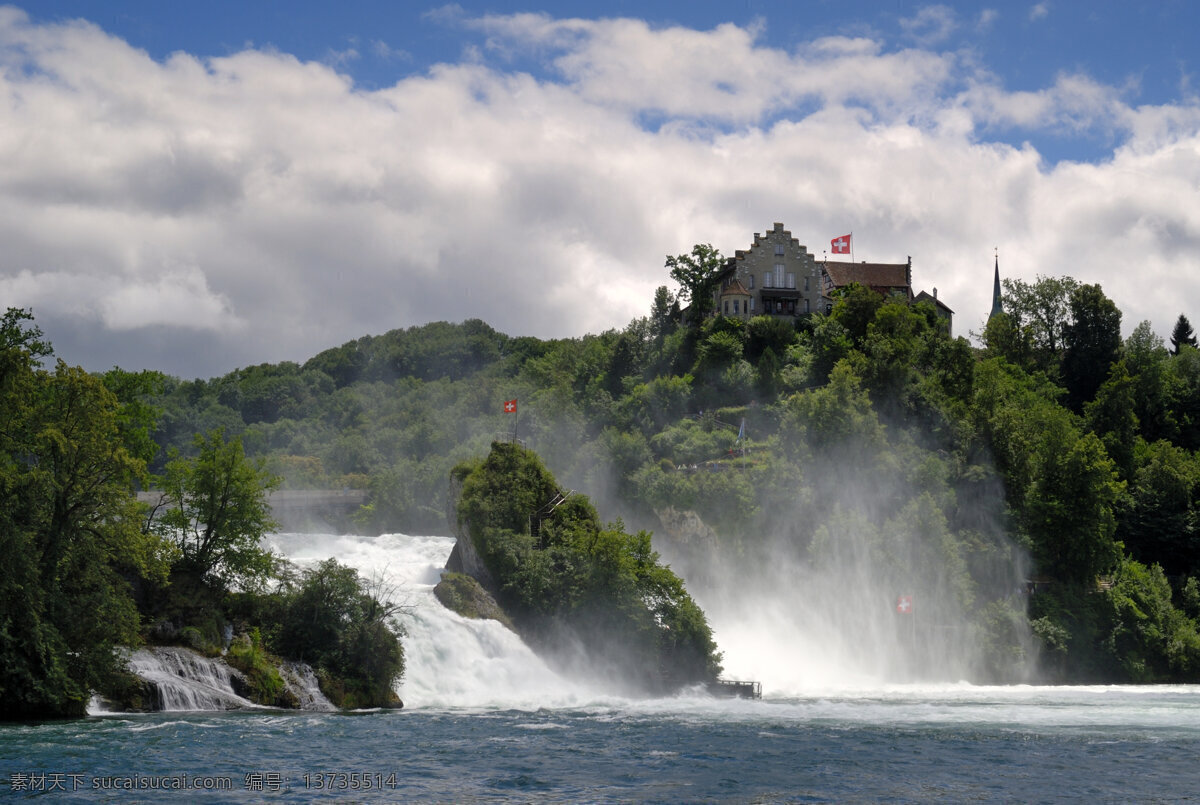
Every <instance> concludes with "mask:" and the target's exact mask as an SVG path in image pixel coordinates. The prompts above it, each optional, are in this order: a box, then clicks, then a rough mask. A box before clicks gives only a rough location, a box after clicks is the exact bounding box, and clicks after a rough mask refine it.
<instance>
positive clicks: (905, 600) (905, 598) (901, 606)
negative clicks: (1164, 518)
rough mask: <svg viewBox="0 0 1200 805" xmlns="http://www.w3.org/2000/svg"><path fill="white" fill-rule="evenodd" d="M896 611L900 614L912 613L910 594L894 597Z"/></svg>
mask: <svg viewBox="0 0 1200 805" xmlns="http://www.w3.org/2000/svg"><path fill="white" fill-rule="evenodd" d="M896 611H897V612H899V613H900V614H901V615H911V614H912V596H911V595H902V596H900V597H899V598H897V599H896Z"/></svg>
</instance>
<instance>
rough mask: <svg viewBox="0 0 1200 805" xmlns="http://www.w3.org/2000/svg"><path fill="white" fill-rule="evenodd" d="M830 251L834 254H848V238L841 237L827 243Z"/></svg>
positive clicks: (846, 236) (845, 236)
mask: <svg viewBox="0 0 1200 805" xmlns="http://www.w3.org/2000/svg"><path fill="white" fill-rule="evenodd" d="M829 246H830V251H832V252H833V253H834V254H850V236H849V235H842V236H841V237H840V238H834V239H833V240H831V241H829Z"/></svg>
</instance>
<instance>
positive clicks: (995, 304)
mask: <svg viewBox="0 0 1200 805" xmlns="http://www.w3.org/2000/svg"><path fill="white" fill-rule="evenodd" d="M1003 312H1004V303H1003V301H1002V300H1001V298H1000V255H999V254H997V255H996V279H995V281H994V282H993V283H992V312H991V313H989V314H988V318H989V319H990V318H991V317H992V316H995V315H996V314H997V313H1003Z"/></svg>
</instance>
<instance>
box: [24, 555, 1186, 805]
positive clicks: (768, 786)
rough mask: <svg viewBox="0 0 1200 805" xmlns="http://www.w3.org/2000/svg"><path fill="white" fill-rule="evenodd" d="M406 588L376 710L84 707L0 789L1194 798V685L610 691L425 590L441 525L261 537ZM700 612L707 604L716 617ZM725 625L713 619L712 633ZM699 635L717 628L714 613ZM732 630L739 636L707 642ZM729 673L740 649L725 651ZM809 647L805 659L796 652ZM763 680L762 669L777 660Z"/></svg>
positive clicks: (48, 731)
mask: <svg viewBox="0 0 1200 805" xmlns="http://www.w3.org/2000/svg"><path fill="white" fill-rule="evenodd" d="M275 541H276V545H277V547H279V548H280V550H282V551H283V552H284V553H285V554H287V555H288V556H290V557H292V558H293V559H294V560H296V561H297V562H299V563H301V564H304V563H308V562H313V561H318V560H320V559H324V558H326V557H329V556H335V557H337V558H338V559H339V561H342V562H345V563H348V564H351V565H354V566H356V567H358V568H360V569H361V570H363V571H364V572H383V573H385V574H386V576H387V577H388V578H389V579H390V580H392V581H393V582H395V583H396V584H397V585H398V587H399V589H400V595H401V597H402V600H404V601H405V602H406V603H407V606H408V611H407V614H406V615H405V618H404V620H405V626H406V629H407V632H408V634H407V636H406V637H405V647H406V653H407V661H408V669H407V673H406V677H405V680H404V681H403V682H402V683H401V685H400V687H399V691H400V694H401V696H402V698H403V699H404V700H405V703H406V709H405V710H403V711H394V712H365V713H292V712H279V711H269V710H241V711H233V712H221V713H208V712H195V711H192V712H168V713H155V714H148V715H122V714H103V713H97V714H95V715H93V716H92V717H89V718H87V719H81V720H77V721H69V722H59V723H46V724H22V725H8V726H3V727H0V796H3V797H9V796H16V797H20V796H22V795H24V796H30V797H32V796H40V797H45V798H48V799H49V800H51V801H58V800H63V801H112V802H156V801H163V800H164V799H167V800H173V801H192V800H199V801H210V802H257V801H280V802H283V801H287V802H293V801H318V800H329V799H331V798H334V799H338V800H342V801H359V802H376V801H440V802H464V801H465V802H491V801H521V802H577V801H629V802H644V801H651V802H696V801H704V802H708V801H716V802H812V801H864V800H865V801H880V800H886V801H913V802H922V801H937V800H941V801H952V802H960V801H967V800H970V801H1024V802H1054V801H1071V800H1078V801H1180V800H1187V799H1196V798H1200V763H1198V761H1197V758H1200V687H1197V686H1149V687H1128V686H1117V687H1042V686H1012V687H980V686H973V685H969V684H965V683H937V684H933V683H924V684H891V683H888V682H886V681H880V680H877V681H875V682H874V683H865V682H864V681H863V680H861V679H856V680H853V682H852V684H851V683H849V682H848V683H847V684H845V685H842V686H839V685H838V684H837V683H836V681H835V682H832V683H831V682H828V681H827V682H825V683H823V684H822V686H821V688H820V689H813V690H809V691H797V690H795V689H794V687H787V686H784V687H782V688H776V689H772V688H771V687H769V686H764V698H763V699H762V700H761V701H743V700H716V699H712V698H709V697H707V696H705V695H703V694H701V693H699V692H690V693H685V694H684V695H680V696H677V697H672V698H668V699H653V700H637V699H625V698H621V697H619V696H616V695H613V694H612V693H610V692H608V691H609V688H608V687H607V686H606V685H605V684H604V681H603V680H590V681H588V682H579V681H577V680H573V679H568V678H565V677H563V676H560V675H559V674H557V673H555V671H554V670H553V669H551V668H550V667H548V666H547V665H546V664H545V663H543V662H542V661H541V660H539V659H538V658H537V657H536V656H534V655H533V654H532V653H531V652H529V650H528V649H527V648H526V647H525V646H524V645H523V644H522V643H521V642H520V641H519V640H517V639H516V638H515V636H514V635H512V633H510V632H508V631H507V630H506V629H504V628H503V627H501V626H499V625H498V624H495V623H491V622H476V621H466V620H464V619H462V618H459V617H458V616H456V615H454V614H453V613H450V612H448V611H446V610H445V609H443V608H441V607H440V606H439V605H437V604H436V602H433V601H432V596H431V595H430V592H429V591H430V589H431V588H432V585H433V584H434V583H435V582H436V581H437V578H438V575H439V573H440V568H441V566H442V564H443V563H444V562H445V558H446V556H447V554H448V553H449V550H450V547H451V546H452V544H453V543H452V541H451V540H448V539H445V538H440V537H406V536H401V535H389V536H384V537H379V538H375V539H366V538H357V537H332V536H328V535H278V536H277V537H276V540H275ZM714 623H722V620H721V619H720V618H719V617H718V618H714ZM723 628H729V627H723ZM717 639H718V642H719V643H722V644H724V643H723V642H722V635H721V632H720V629H718V633H717ZM727 642H729V643H731V644H733V645H739V643H738V641H736V640H730V641H727ZM729 660H733V662H732V665H733V666H734V667H738V664H739V663H741V664H742V666H743V667H745V666H748V665H751V664H752V662H751V661H750V660H748V659H747V658H729V657H727V665H730V664H731V663H730V662H729ZM814 661H815V660H814ZM776 676H778V671H777V672H776Z"/></svg>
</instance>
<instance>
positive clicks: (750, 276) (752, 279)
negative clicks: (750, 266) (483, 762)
mask: <svg viewBox="0 0 1200 805" xmlns="http://www.w3.org/2000/svg"><path fill="white" fill-rule="evenodd" d="M746 279H747V280H748V281H749V282H750V290H752V291H753V290H754V275H753V274H747V275H746Z"/></svg>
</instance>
